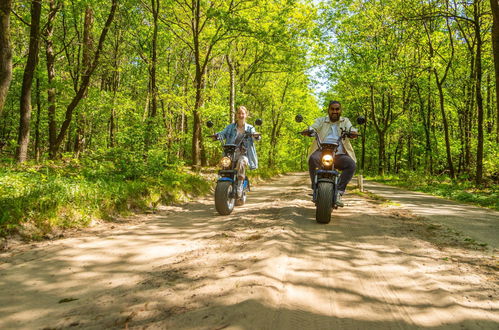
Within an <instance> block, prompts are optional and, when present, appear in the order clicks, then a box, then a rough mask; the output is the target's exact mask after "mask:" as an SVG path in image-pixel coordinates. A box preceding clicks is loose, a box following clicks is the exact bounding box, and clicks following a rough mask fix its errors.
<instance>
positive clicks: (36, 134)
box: [35, 77, 42, 162]
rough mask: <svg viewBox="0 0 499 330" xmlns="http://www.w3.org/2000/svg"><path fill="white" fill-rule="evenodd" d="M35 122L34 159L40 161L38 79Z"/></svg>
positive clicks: (40, 106) (38, 84) (38, 81)
mask: <svg viewBox="0 0 499 330" xmlns="http://www.w3.org/2000/svg"><path fill="white" fill-rule="evenodd" d="M35 95H36V122H35V159H36V161H37V162H38V161H40V117H41V116H40V114H41V112H42V104H41V97H40V79H39V78H38V77H37V78H36V91H35Z"/></svg>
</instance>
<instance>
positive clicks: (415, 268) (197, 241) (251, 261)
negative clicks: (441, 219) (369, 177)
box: [0, 173, 499, 329]
mask: <svg viewBox="0 0 499 330" xmlns="http://www.w3.org/2000/svg"><path fill="white" fill-rule="evenodd" d="M307 186H308V184H307V174H305V173H297V174H291V175H287V176H283V177H280V178H277V179H275V180H273V181H271V182H268V183H266V184H262V185H259V186H257V187H255V188H254V191H253V192H251V194H250V196H249V198H248V203H247V205H245V206H244V207H240V208H238V209H236V210H235V211H234V213H233V214H232V215H230V216H218V215H217V214H216V213H215V211H214V207H213V201H212V199H211V198H206V199H204V200H201V201H199V202H196V203H189V204H186V205H182V206H176V207H167V208H164V209H163V210H161V212H159V214H155V215H147V216H139V217H135V218H134V219H131V220H129V221H127V222H125V223H121V224H116V223H115V224H103V225H102V226H100V227H98V228H94V229H92V230H89V231H87V232H83V233H80V234H77V235H74V236H73V237H68V238H63V239H59V240H54V241H50V242H43V243H37V244H36V245H31V246H18V247H13V248H12V249H9V250H7V251H3V252H1V253H0V262H1V263H0V329H69V328H75V329H78V328H82V329H108V328H114V329H144V328H145V329H497V328H499V300H498V297H497V294H498V272H497V270H498V267H497V259H496V258H495V256H493V255H492V254H491V252H490V251H485V250H480V249H479V247H477V246H475V245H473V244H471V245H470V244H468V243H469V242H465V241H460V239H459V237H457V238H456V237H455V236H453V233H452V231H449V230H448V229H447V228H446V227H445V226H442V225H440V224H434V223H432V222H431V221H428V220H425V219H422V218H419V217H417V216H414V215H413V214H411V213H410V212H408V211H407V210H406V209H404V208H402V207H399V206H393V205H392V206H390V205H386V204H382V203H379V202H376V201H373V200H369V199H366V198H365V197H362V196H359V195H356V194H350V195H347V196H346V197H345V202H346V204H347V206H346V207H345V208H343V209H341V210H339V211H335V212H334V213H333V221H332V222H331V223H330V224H328V225H319V224H317V223H316V222H315V208H314V204H313V203H312V202H311V201H310V197H309V196H308V195H307V194H308V193H309V190H308V189H307Z"/></svg>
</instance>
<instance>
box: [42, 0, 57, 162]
mask: <svg viewBox="0 0 499 330" xmlns="http://www.w3.org/2000/svg"><path fill="white" fill-rule="evenodd" d="M49 6H50V9H49V15H48V20H47V24H46V28H45V57H46V62H47V63H46V64H47V80H48V88H47V100H48V129H49V146H52V145H54V144H55V139H56V136H57V131H56V130H57V128H56V121H55V113H56V89H55V86H54V79H55V54H54V43H53V40H52V38H53V34H54V26H53V22H54V19H55V15H56V14H57V11H58V9H59V8H58V7H56V6H55V2H54V0H49ZM52 151H53V150H52V149H51V150H50V154H49V157H50V158H51V159H53V158H55V155H54V154H52Z"/></svg>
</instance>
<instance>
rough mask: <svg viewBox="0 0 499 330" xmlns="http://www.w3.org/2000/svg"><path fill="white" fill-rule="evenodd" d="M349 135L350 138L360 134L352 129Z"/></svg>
mask: <svg viewBox="0 0 499 330" xmlns="http://www.w3.org/2000/svg"><path fill="white" fill-rule="evenodd" d="M347 136H348V138H349V139H356V138H357V137H359V136H360V134H359V132H357V131H351V132H350V133H348V135H347Z"/></svg>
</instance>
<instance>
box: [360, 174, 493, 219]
mask: <svg viewBox="0 0 499 330" xmlns="http://www.w3.org/2000/svg"><path fill="white" fill-rule="evenodd" d="M366 179H368V180H373V181H376V182H380V183H384V184H387V185H391V186H396V187H401V188H404V189H407V190H412V191H421V192H424V193H428V194H431V195H435V196H441V197H444V198H448V199H452V200H455V201H459V202H465V203H470V204H474V205H478V206H483V207H487V208H491V209H494V210H499V186H498V185H497V183H494V182H493V181H490V182H486V183H483V184H481V185H480V186H477V185H476V184H475V183H474V182H473V181H472V180H464V179H462V180H451V179H450V178H449V177H448V176H444V175H442V176H433V175H432V176H428V175H424V174H421V173H415V172H411V173H404V174H401V175H384V176H379V175H378V176H367V177H366Z"/></svg>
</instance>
